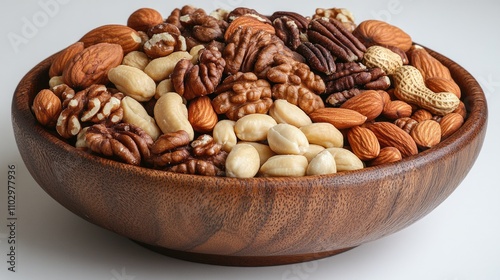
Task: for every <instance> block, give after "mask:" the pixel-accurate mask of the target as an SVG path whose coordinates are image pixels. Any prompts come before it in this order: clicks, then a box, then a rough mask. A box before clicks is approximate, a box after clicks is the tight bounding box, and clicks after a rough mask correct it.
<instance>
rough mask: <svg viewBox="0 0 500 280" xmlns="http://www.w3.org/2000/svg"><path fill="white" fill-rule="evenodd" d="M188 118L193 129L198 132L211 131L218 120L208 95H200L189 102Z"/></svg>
mask: <svg viewBox="0 0 500 280" xmlns="http://www.w3.org/2000/svg"><path fill="white" fill-rule="evenodd" d="M188 120H189V122H190V123H191V125H192V126H193V129H194V130H195V131H197V132H200V133H207V132H211V131H212V130H213V129H214V127H215V125H216V124H217V122H218V117H217V113H215V110H214V108H213V107H212V103H211V100H210V97H208V96H200V97H197V98H195V99H193V100H191V101H190V102H189V106H188Z"/></svg>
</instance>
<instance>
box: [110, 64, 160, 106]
mask: <svg viewBox="0 0 500 280" xmlns="http://www.w3.org/2000/svg"><path fill="white" fill-rule="evenodd" d="M108 78H109V80H110V81H111V82H112V83H113V84H114V85H115V86H116V88H117V89H118V90H119V91H121V92H123V93H124V94H125V95H128V96H130V97H133V98H134V99H135V100H137V101H141V102H142V101H148V100H150V99H151V98H152V97H153V96H154V95H155V91H156V83H155V81H153V79H151V78H150V77H149V76H148V75H146V73H144V72H143V71H141V70H140V69H137V68H135V67H132V66H128V65H118V66H117V67H115V68H112V69H111V70H109V72H108Z"/></svg>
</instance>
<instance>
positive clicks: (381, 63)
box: [363, 45, 403, 75]
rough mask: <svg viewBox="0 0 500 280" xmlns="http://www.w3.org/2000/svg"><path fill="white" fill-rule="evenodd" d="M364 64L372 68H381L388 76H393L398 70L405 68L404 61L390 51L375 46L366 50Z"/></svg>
mask: <svg viewBox="0 0 500 280" xmlns="http://www.w3.org/2000/svg"><path fill="white" fill-rule="evenodd" d="M363 64H364V65H366V66H368V67H370V68H375V67H379V68H381V69H382V70H384V72H385V73H386V74H387V75H392V74H393V73H394V71H396V69H397V68H399V67H401V66H403V59H402V58H401V56H400V55H399V54H397V53H395V52H393V51H391V50H390V49H388V48H385V47H382V46H376V45H375V46H371V47H369V48H368V49H367V50H366V52H365V55H364V56H363Z"/></svg>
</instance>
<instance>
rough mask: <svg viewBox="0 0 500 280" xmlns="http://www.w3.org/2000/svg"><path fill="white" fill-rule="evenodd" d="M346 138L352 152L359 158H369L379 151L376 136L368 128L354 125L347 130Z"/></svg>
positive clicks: (376, 154)
mask: <svg viewBox="0 0 500 280" xmlns="http://www.w3.org/2000/svg"><path fill="white" fill-rule="evenodd" d="M347 140H348V141H349V145H350V146H351V149H352V152H353V153H354V154H355V155H356V156H357V157H358V158H359V159H360V160H371V159H374V158H376V157H377V156H378V155H379V153H380V144H379V142H378V139H377V136H375V134H374V133H373V131H371V130H369V129H368V128H364V127H360V126H355V127H353V128H351V129H349V131H348V132H347Z"/></svg>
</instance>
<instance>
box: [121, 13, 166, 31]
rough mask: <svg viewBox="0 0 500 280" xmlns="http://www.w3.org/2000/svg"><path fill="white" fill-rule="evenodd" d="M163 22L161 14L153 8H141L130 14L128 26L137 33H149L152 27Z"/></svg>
mask: <svg viewBox="0 0 500 280" xmlns="http://www.w3.org/2000/svg"><path fill="white" fill-rule="evenodd" d="M162 22H163V16H162V15H161V13H160V12H158V11H157V10H155V9H151V8H140V9H138V10H136V11H135V12H133V13H132V14H130V16H129V17H128V19H127V26H128V27H130V28H132V29H135V30H136V31H144V32H146V31H148V30H149V29H150V28H151V27H153V26H155V25H158V24H160V23H162Z"/></svg>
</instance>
